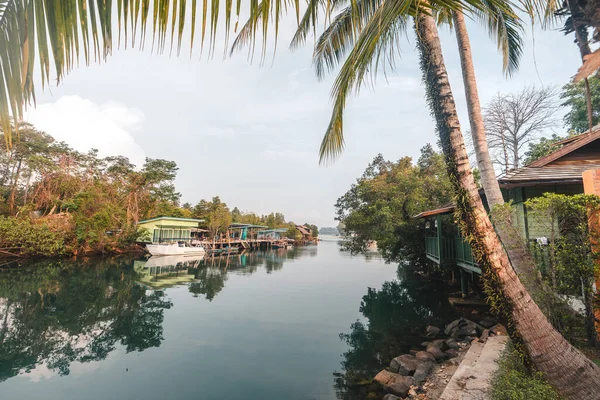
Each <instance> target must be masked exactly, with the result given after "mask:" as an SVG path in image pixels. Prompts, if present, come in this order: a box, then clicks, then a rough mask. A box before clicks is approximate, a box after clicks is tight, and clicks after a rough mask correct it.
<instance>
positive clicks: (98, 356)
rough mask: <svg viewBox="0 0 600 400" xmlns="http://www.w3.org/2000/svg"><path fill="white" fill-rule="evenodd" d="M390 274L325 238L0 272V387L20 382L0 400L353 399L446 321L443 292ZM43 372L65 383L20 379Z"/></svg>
mask: <svg viewBox="0 0 600 400" xmlns="http://www.w3.org/2000/svg"><path fill="white" fill-rule="evenodd" d="M284 264H287V265H285V268H284ZM394 270H395V268H394V267H393V266H390V265H385V264H384V263H383V262H382V261H381V259H380V258H378V257H377V255H376V254H373V255H372V257H370V258H369V259H365V258H363V257H350V255H349V254H348V253H345V252H340V251H339V249H338V246H337V244H335V243H322V244H319V246H307V247H303V248H300V247H298V248H295V249H293V250H285V249H282V250H278V251H269V252H252V253H242V254H236V255H230V256H222V257H210V256H209V257H161V258H149V259H145V258H144V259H136V260H132V259H114V260H98V259H90V260H88V261H79V262H71V261H60V262H57V261H51V262H35V263H32V264H24V265H21V266H18V267H10V268H8V270H7V271H5V272H0V382H1V381H6V380H8V378H11V377H14V376H18V375H24V376H27V377H28V378H29V379H10V380H9V381H8V382H5V383H3V384H2V386H0V387H1V390H2V398H3V399H4V398H7V399H13V398H14V399H17V398H36V397H40V396H46V395H47V397H50V398H65V399H67V400H70V399H79V398H81V396H80V394H81V391H80V388H82V387H85V390H86V394H87V398H90V399H93V400H97V399H98V400H99V399H101V398H106V397H110V398H114V399H117V398H132V397H131V395H130V393H131V392H128V391H135V393H136V395H135V396H134V397H136V398H137V397H143V398H148V399H150V398H181V399H188V398H190V399H191V398H198V393H201V395H200V397H202V398H206V399H215V398H235V399H242V398H244V399H251V400H254V399H256V400H259V399H260V400H265V399H277V398H281V397H286V398H289V399H290V400H305V399H308V398H315V399H317V398H318V399H332V398H335V396H336V395H337V396H338V397H339V398H342V399H355V398H356V399H358V398H365V397H366V394H367V393H368V388H365V387H364V386H362V385H360V384H359V383H361V379H363V378H364V377H367V378H370V377H372V376H373V374H374V372H376V371H377V370H378V369H380V368H381V366H382V365H383V364H386V363H388V362H389V360H390V358H391V357H394V356H396V355H398V354H400V353H401V352H404V351H408V348H409V347H410V346H411V345H412V344H413V343H418V342H420V341H421V339H420V338H419V337H418V336H419V334H420V333H421V330H422V326H423V325H424V324H426V323H430V322H431V323H438V322H439V321H440V320H442V319H444V316H449V315H450V314H451V313H450V312H449V311H448V310H449V306H448V304H447V301H444V300H443V297H441V296H440V293H441V291H439V290H437V288H435V287H432V285H431V284H430V283H427V282H423V281H420V280H419V279H417V278H416V277H415V276H414V274H412V273H406V274H405V275H402V276H398V280H397V281H389V280H390V279H393V277H394ZM402 271H403V270H402ZM385 281H388V282H385ZM382 282H385V283H384V284H383V285H382ZM367 286H372V287H380V289H378V290H375V289H369V290H368V291H367V294H366V295H365V296H364V297H363V301H362V304H361V306H360V313H361V314H362V318H361V320H360V322H359V321H357V322H356V323H354V324H352V326H351V330H350V332H348V333H346V334H344V335H342V339H343V341H344V342H345V343H347V344H348V346H347V347H346V345H345V343H344V342H341V341H339V339H338V336H337V335H338V333H339V332H341V331H343V330H345V329H347V327H348V325H349V324H350V323H351V322H352V321H353V320H355V319H356V318H357V317H359V316H360V315H359V314H358V313H357V309H358V301H359V299H360V297H361V296H362V295H364V293H365V291H366V288H367ZM167 309H170V310H169V311H165V310H167ZM147 349H152V350H149V351H144V350H147ZM127 353H133V354H130V355H127ZM136 353H137V354H136ZM342 353H343V356H342V357H341V359H342V373H341V375H339V376H337V377H336V381H335V387H334V386H333V385H332V382H331V375H330V374H331V372H332V371H333V370H334V369H335V368H336V367H337V368H339V367H338V366H339V362H340V355H342ZM107 358H108V360H106V359H107ZM102 360H106V361H103V362H102V363H99V364H97V365H96V366H95V367H97V369H95V370H94V373H93V374H90V373H82V372H81V370H83V368H81V367H82V366H81V365H80V364H81V363H87V364H89V363H90V362H92V361H102ZM102 366H103V367H104V368H102ZM91 369H92V366H90V370H91ZM42 370H43V371H46V372H47V370H49V371H50V374H54V375H62V376H66V375H69V374H70V376H69V378H61V379H46V380H43V381H42V382H40V383H39V384H31V382H30V380H33V379H34V375H36V374H38V373H39V372H40V371H42ZM249 371H250V372H252V373H249ZM29 372H32V374H30V375H26V374H27V373H29ZM124 372H127V374H124ZM136 374H137V375H136ZM231 382H235V383H236V384H234V385H232V384H231ZM94 385H95V386H94ZM94 388H95V389H94ZM173 393H177V395H173Z"/></svg>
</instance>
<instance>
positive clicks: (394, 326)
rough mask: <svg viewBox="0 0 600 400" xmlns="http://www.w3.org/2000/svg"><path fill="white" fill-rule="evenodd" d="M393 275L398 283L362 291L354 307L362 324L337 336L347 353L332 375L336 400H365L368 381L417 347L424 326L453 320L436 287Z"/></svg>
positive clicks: (408, 272) (407, 273) (409, 274)
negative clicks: (339, 370) (360, 300)
mask: <svg viewBox="0 0 600 400" xmlns="http://www.w3.org/2000/svg"><path fill="white" fill-rule="evenodd" d="M398 274H399V275H402V276H399V280H397V281H392V282H385V283H384V284H383V285H382V287H381V289H379V290H377V289H373V288H369V289H368V291H367V294H366V295H365V296H363V299H362V302H361V306H360V312H361V313H362V314H363V316H364V317H365V318H366V320H367V322H366V323H364V322H361V321H356V322H355V323H353V324H352V325H351V326H350V333H345V334H340V338H341V339H342V340H343V341H345V342H346V343H347V344H348V346H349V350H348V351H347V352H345V353H344V354H343V357H344V359H343V361H342V373H339V374H337V373H336V374H335V379H334V382H335V383H334V386H335V389H336V393H337V396H338V398H339V399H343V400H354V399H364V398H366V397H367V395H368V393H369V391H370V390H372V389H373V388H371V387H369V385H368V382H369V380H370V379H371V378H372V377H373V376H375V374H376V373H377V372H378V371H380V370H381V369H383V368H384V367H385V366H387V365H389V363H390V361H391V360H392V358H394V357H396V356H398V355H400V354H404V353H408V352H409V351H410V349H411V348H413V347H414V348H416V347H418V345H419V344H420V343H421V342H422V341H423V340H424V339H423V337H422V333H423V331H424V328H425V326H426V325H428V324H432V325H437V326H441V325H443V324H444V323H446V322H448V321H450V320H451V319H452V317H453V316H454V311H453V309H452V307H451V306H450V304H449V302H448V297H447V295H445V294H444V288H443V287H442V286H441V285H438V284H435V283H432V282H430V281H426V280H424V279H422V278H421V277H420V276H418V275H415V274H414V273H413V271H412V269H410V268H405V267H403V266H401V267H399V270H398Z"/></svg>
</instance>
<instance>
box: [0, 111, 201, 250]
mask: <svg viewBox="0 0 600 400" xmlns="http://www.w3.org/2000/svg"><path fill="white" fill-rule="evenodd" d="M19 132H20V138H19V140H18V141H16V142H15V143H14V146H12V147H11V148H6V147H3V148H2V149H1V151H0V215H6V216H16V215H19V220H20V221H22V223H30V224H32V226H33V225H35V226H38V225H39V226H41V225H43V224H44V223H45V222H48V223H47V226H48V227H49V228H48V229H49V231H51V232H53V233H54V234H56V235H59V236H62V240H63V242H64V246H63V247H61V248H60V249H56V250H51V249H49V248H45V249H44V250H43V251H37V250H36V251H34V250H28V249H25V248H24V249H22V251H21V252H20V253H19V254H20V255H22V256H32V255H34V254H35V255H42V254H45V255H48V256H53V255H70V254H82V253H91V252H111V251H120V250H122V249H124V248H128V247H129V246H131V245H132V244H133V243H135V241H136V239H137V237H136V229H137V227H136V224H137V222H138V221H139V220H140V219H144V218H151V217H155V216H160V215H169V216H175V217H186V216H189V215H191V212H190V211H189V210H187V209H184V208H180V207H179V206H178V202H179V197H180V195H179V193H177V192H176V191H175V188H174V186H173V180H174V179H175V176H176V173H177V165H176V164H175V163H174V162H173V161H167V160H161V159H150V158H147V159H146V161H145V163H144V165H143V166H142V168H141V170H136V169H135V166H134V165H133V164H131V163H130V162H129V159H128V158H127V157H123V156H111V157H105V158H100V157H99V156H98V151H97V150H91V151H89V152H88V153H80V152H78V151H75V150H73V149H71V148H70V147H69V146H68V145H66V144H65V143H57V142H55V140H54V139H53V138H52V137H51V136H50V135H47V134H46V133H44V132H40V131H38V130H36V129H35V128H34V127H33V126H32V125H30V124H27V123H20V124H19ZM3 143H4V142H0V146H1V145H3ZM33 213H35V214H36V215H35V217H41V218H40V223H39V224H37V223H35V224H34V223H32V222H31V221H29V220H28V219H29V218H30V216H32V217H33V216H34V214H33ZM28 221H29V222H28ZM53 221H62V222H61V223H60V224H58V225H56V224H54V223H53ZM36 234H37V233H36ZM31 240H32V241H33V242H34V241H35V237H34V231H32V238H31ZM21 241H22V240H21Z"/></svg>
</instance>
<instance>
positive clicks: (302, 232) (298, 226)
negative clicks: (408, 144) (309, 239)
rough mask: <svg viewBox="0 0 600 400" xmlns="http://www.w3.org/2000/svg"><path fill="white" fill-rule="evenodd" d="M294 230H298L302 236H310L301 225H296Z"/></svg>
mask: <svg viewBox="0 0 600 400" xmlns="http://www.w3.org/2000/svg"><path fill="white" fill-rule="evenodd" d="M296 229H298V230H299V231H300V233H301V234H303V235H310V234H311V233H310V230H308V229H307V228H306V227H305V226H302V225H296Z"/></svg>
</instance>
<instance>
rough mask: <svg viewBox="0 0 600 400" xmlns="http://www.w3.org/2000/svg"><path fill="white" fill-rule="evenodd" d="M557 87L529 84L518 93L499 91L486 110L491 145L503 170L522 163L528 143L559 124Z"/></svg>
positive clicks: (484, 116) (514, 167) (493, 156)
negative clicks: (540, 86)
mask: <svg viewBox="0 0 600 400" xmlns="http://www.w3.org/2000/svg"><path fill="white" fill-rule="evenodd" d="M557 94H558V92H557V89H556V87H554V86H546V87H542V88H536V87H535V86H528V87H526V88H524V89H523V90H522V91H520V92H519V93H515V94H513V93H510V94H500V93H498V94H497V95H496V96H495V97H494V98H493V99H492V101H491V102H490V104H489V105H488V106H487V107H486V108H485V110H484V115H483V118H484V122H485V130H486V132H487V139H488V147H489V149H490V153H491V154H492V158H493V159H494V162H495V163H497V164H499V165H500V166H501V167H502V170H503V171H504V172H506V171H509V170H511V169H516V168H519V167H520V166H521V158H522V157H523V153H524V150H525V149H526V145H527V144H528V143H529V142H531V141H532V140H534V139H537V138H538V137H539V136H541V135H543V134H544V133H546V132H548V131H550V132H554V127H555V126H558V124H559V122H560V121H559V118H558V117H557V111H558V109H559V108H560V104H559V103H558V101H557Z"/></svg>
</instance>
